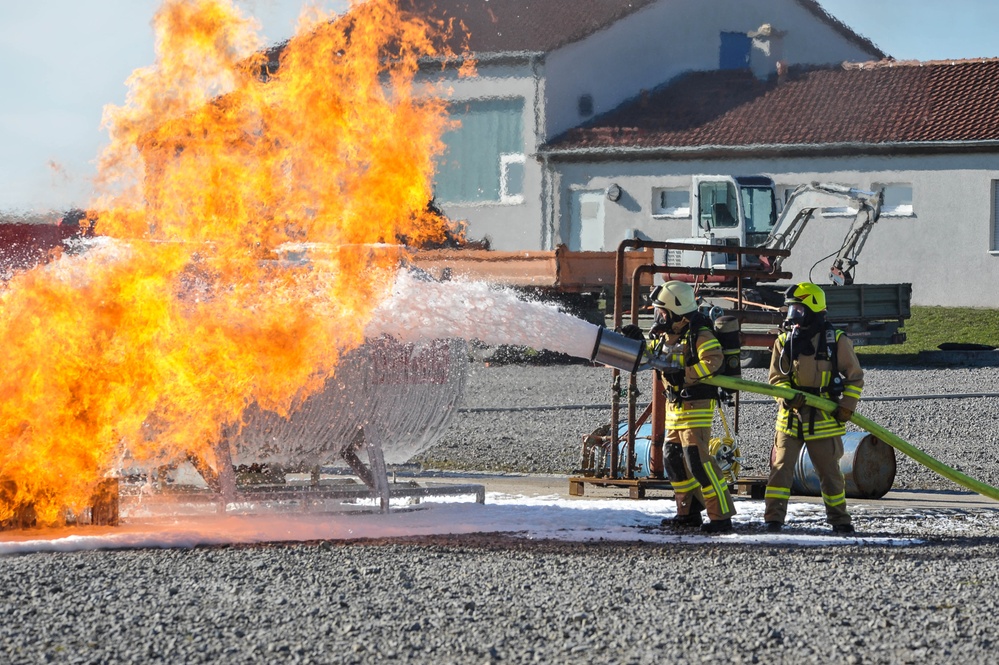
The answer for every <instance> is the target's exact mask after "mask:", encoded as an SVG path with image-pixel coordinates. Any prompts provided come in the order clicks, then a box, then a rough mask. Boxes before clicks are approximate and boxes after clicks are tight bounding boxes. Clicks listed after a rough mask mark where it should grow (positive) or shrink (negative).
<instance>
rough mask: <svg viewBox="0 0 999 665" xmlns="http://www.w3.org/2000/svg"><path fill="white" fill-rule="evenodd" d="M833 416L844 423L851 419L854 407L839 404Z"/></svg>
mask: <svg viewBox="0 0 999 665" xmlns="http://www.w3.org/2000/svg"><path fill="white" fill-rule="evenodd" d="M832 416H833V418H835V419H836V422H838V423H841V424H842V423H845V422H846V421H848V420H850V417H851V416H853V409H848V408H846V407H845V406H837V407H836V410H835V411H833V414H832Z"/></svg>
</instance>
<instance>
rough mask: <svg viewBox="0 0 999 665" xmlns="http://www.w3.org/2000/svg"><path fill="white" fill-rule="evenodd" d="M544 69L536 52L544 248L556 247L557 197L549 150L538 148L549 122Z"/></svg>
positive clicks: (536, 126)
mask: <svg viewBox="0 0 999 665" xmlns="http://www.w3.org/2000/svg"><path fill="white" fill-rule="evenodd" d="M543 69H544V54H541V53H536V54H534V55H532V56H531V76H532V78H533V79H534V151H535V153H534V154H535V158H539V157H540V163H541V192H540V195H541V201H540V207H541V220H540V221H541V224H540V226H539V228H538V234H539V235H538V246H539V247H540V248H541V249H542V250H551V249H554V248H555V245H556V243H555V221H554V220H555V197H554V196H553V194H552V192H553V191H554V186H553V184H552V183H553V181H554V174H553V173H552V172H551V162H550V161H549V159H548V154H547V152H541V151H539V150H538V148H539V147H540V146H542V145H544V144H545V134H546V131H547V129H546V128H547V126H548V124H547V123H546V122H545V103H544V98H543V95H544V80H543V78H542V70H543Z"/></svg>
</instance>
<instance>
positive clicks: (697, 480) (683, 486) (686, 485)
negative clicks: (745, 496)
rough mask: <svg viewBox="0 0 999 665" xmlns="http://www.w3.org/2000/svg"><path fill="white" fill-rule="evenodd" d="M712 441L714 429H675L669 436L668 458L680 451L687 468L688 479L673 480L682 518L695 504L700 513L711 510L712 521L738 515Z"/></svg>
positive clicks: (678, 508)
mask: <svg viewBox="0 0 999 665" xmlns="http://www.w3.org/2000/svg"><path fill="white" fill-rule="evenodd" d="M710 440H711V428H710V427H692V428H689V429H671V430H669V431H667V433H666V455H667V456H671V455H670V452H671V451H672V453H673V454H674V455H675V454H676V453H677V452H679V451H678V450H677V449H678V448H680V449H681V450H682V456H683V465H684V467H686V468H685V469H684V471H685V473H684V474H683V475H685V476H686V479H685V480H680V479H676V480H674V479H673V478H671V481H672V482H671V485H672V487H673V497H674V499H675V500H676V514H677V515H678V516H684V515H689V514H690V512H691V508H692V506H695V505H697V506H698V507H697V508H696V509H697V510H700V507H699V506H704V507H705V508H707V512H708V519H710V520H711V521H715V520H724V519H729V518H731V517H732V515H734V514H735V506H734V505H733V503H732V495H731V493H730V492H729V488H728V483H727V482H726V481H725V478H724V476H722V472H721V469H719V468H718V464H717V463H716V462H715V459H714V457H712V456H711V453H709V452H708V442H709V441H710ZM673 446H676V448H673ZM695 451H696V452H695ZM674 459H675V458H674ZM698 466H699V467H700V468H698Z"/></svg>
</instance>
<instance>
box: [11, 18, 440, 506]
mask: <svg viewBox="0 0 999 665" xmlns="http://www.w3.org/2000/svg"><path fill="white" fill-rule="evenodd" d="M310 18H311V20H305V18H303V20H302V21H301V22H300V26H301V28H302V29H301V30H300V34H299V35H297V36H296V37H295V38H293V39H292V40H290V41H289V42H288V43H287V44H286V45H284V48H283V49H282V50H281V53H280V61H279V64H278V66H277V67H276V69H275V68H274V67H273V64H272V63H269V62H268V61H267V55H266V54H265V53H264V52H263V51H261V50H260V48H261V44H260V42H259V39H258V37H257V36H256V33H255V29H256V23H255V21H253V20H251V19H248V18H246V17H243V16H241V15H240V14H239V12H238V11H237V10H236V9H235V8H234V7H233V5H232V2H231V0H164V2H163V5H162V6H161V8H160V9H159V11H158V12H157V14H156V18H155V20H154V26H155V30H156V38H157V63H156V65H155V66H154V67H150V68H148V69H144V70H139V71H136V72H135V73H133V74H132V76H131V77H130V79H129V81H128V82H129V85H130V94H129V97H128V100H127V102H126V104H125V106H123V107H118V108H114V107H109V108H108V109H106V111H105V124H106V125H107V126H108V127H109V130H110V135H111V144H110V145H109V146H108V148H107V149H106V151H105V153H104V154H103V155H102V157H101V161H100V166H101V176H102V182H103V184H104V185H105V186H106V188H107V191H108V193H107V194H105V195H104V196H103V197H102V198H101V199H100V200H99V201H97V202H95V204H94V205H92V206H91V207H92V208H93V209H95V210H97V211H99V212H98V217H99V220H98V222H97V230H98V232H99V233H101V234H102V235H103V236H108V237H109V238H111V239H109V240H107V241H104V242H101V243H99V244H98V246H96V247H94V248H92V249H90V250H89V251H88V252H86V253H85V254H83V255H81V256H74V257H71V256H63V257H61V258H60V259H59V260H56V261H53V262H52V263H49V264H48V265H45V266H42V267H39V268H36V269H34V270H31V271H28V272H25V273H21V274H19V275H17V276H15V277H14V278H13V279H12V280H11V281H10V282H9V283H8V286H7V288H6V290H5V291H3V292H2V294H0V335H2V336H3V339H4V340H7V342H8V343H7V344H6V345H5V347H4V352H3V359H2V367H3V368H4V373H3V377H2V379H0V397H2V400H0V437H2V440H3V441H4V442H5V443H4V445H3V448H2V449H0V522H2V521H4V520H5V519H8V518H10V517H11V516H12V515H14V514H15V513H16V512H17V511H18V510H19V509H21V508H22V507H23V506H25V505H29V504H30V505H31V506H33V508H34V510H35V511H36V513H37V517H38V521H39V522H40V523H45V524H53V523H58V522H59V521H60V520H61V518H62V515H63V514H64V513H65V511H66V509H67V508H68V509H71V510H79V509H81V508H82V507H84V506H85V505H87V502H88V500H89V498H90V496H91V494H92V493H93V492H94V489H95V487H96V486H97V484H98V483H99V482H100V480H101V478H102V477H104V476H106V475H108V474H112V473H114V471H115V470H116V469H117V468H119V467H120V466H121V464H122V460H123V459H124V458H125V457H127V458H129V459H134V460H136V461H137V462H138V463H142V464H150V463H155V464H160V463H169V462H172V461H177V460H180V459H184V458H185V457H186V456H188V455H190V454H193V455H196V456H198V457H199V458H201V459H203V460H207V461H209V463H211V464H214V463H215V461H214V453H213V450H214V446H215V445H216V443H217V442H218V441H220V440H222V439H224V437H225V436H226V433H227V432H231V431H232V428H238V427H239V423H240V418H241V414H242V413H243V411H244V409H246V407H247V406H248V405H250V404H252V403H254V402H256V403H258V404H259V405H260V406H261V407H262V408H265V409H271V410H275V411H278V412H283V413H287V412H288V411H289V410H291V409H293V408H294V406H295V404H296V403H298V401H299V400H302V399H304V397H306V396H307V395H308V394H309V393H310V392H311V391H314V390H316V389H318V388H320V387H321V386H322V385H323V382H324V381H325V379H326V378H327V377H328V376H330V375H331V374H332V373H333V371H334V369H335V367H336V363H337V359H338V357H339V356H340V354H342V353H343V352H344V351H346V350H349V349H351V348H353V347H355V346H357V345H359V344H361V343H362V342H363V330H364V327H365V325H366V323H367V321H368V320H369V319H370V316H371V312H372V310H373V309H374V307H375V306H376V305H377V304H378V302H379V300H380V299H382V298H383V297H384V296H385V295H386V294H387V293H388V292H389V291H390V288H391V286H392V280H393V278H394V274H395V270H396V266H397V262H398V258H399V257H398V255H397V253H396V254H393V253H392V252H380V253H373V252H340V254H339V255H338V256H334V258H333V259H332V260H331V261H329V262H328V263H324V264H322V265H321V266H320V265H316V264H312V265H311V266H310V267H308V268H303V267H298V268H296V267H289V266H282V267H280V268H276V267H275V262H273V261H263V259H273V258H275V257H274V255H273V250H274V249H275V248H277V247H278V246H280V245H281V244H282V243H285V242H301V241H309V242H322V243H330V244H332V245H334V246H345V245H355V244H369V243H380V242H394V241H395V239H396V238H398V237H406V238H408V239H409V240H410V242H412V243H413V244H419V243H421V242H431V241H435V240H438V239H439V238H440V237H441V236H442V235H443V233H444V231H445V229H444V228H442V224H441V219H440V218H439V217H437V216H435V215H433V214H431V213H430V212H429V211H428V209H427V202H428V201H429V200H430V198H431V190H430V183H431V177H432V174H433V168H434V162H433V160H434V158H435V156H436V155H437V154H439V152H440V150H441V149H442V145H441V142H440V135H441V133H442V131H443V130H444V129H445V127H446V124H447V118H446V114H445V107H444V102H443V101H442V100H441V98H440V96H439V95H431V94H427V91H426V90H423V89H420V88H419V87H418V85H417V83H416V81H415V77H416V74H417V69H418V65H419V58H420V57H422V56H447V55H449V54H448V53H446V52H443V51H442V50H441V48H440V47H438V46H436V44H437V43H438V42H437V41H436V40H435V37H436V36H438V34H439V31H440V30H441V29H442V28H441V26H434V25H431V24H429V23H428V22H427V21H426V20H425V19H421V18H419V17H416V16H413V15H407V14H405V13H403V12H401V11H400V10H399V8H398V7H397V5H396V4H395V2H393V1H392V0H366V1H364V2H360V1H358V2H353V3H352V5H351V8H350V10H349V12H348V13H347V14H345V15H344V16H339V17H330V16H324V15H322V14H320V13H318V12H315V13H313V15H312V16H311V17H310ZM114 239H116V240H114Z"/></svg>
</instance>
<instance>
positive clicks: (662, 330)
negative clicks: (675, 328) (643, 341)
mask: <svg viewBox="0 0 999 665" xmlns="http://www.w3.org/2000/svg"><path fill="white" fill-rule="evenodd" d="M668 332H669V326H667V325H666V324H665V323H663V322H662V321H660V322H659V323H656V324H654V325H653V326H652V328H651V329H650V330H649V337H651V338H652V339H659V338H660V337H662V336H663V335H665V334H667V333H668Z"/></svg>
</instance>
